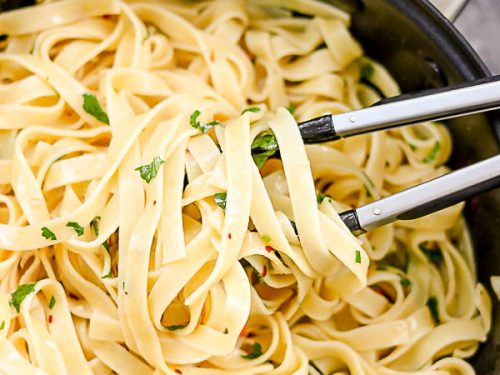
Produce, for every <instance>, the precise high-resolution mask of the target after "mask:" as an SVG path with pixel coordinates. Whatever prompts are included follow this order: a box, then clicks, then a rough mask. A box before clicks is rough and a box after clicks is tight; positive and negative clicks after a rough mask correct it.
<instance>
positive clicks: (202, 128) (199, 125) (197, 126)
mask: <svg viewBox="0 0 500 375" xmlns="http://www.w3.org/2000/svg"><path fill="white" fill-rule="evenodd" d="M200 115H201V112H200V111H198V110H196V111H194V112H193V113H192V114H191V117H190V119H189V124H190V125H191V126H192V127H193V128H195V129H198V130H199V131H200V132H202V133H203V134H205V133H206V132H208V131H209V130H210V129H212V128H213V127H214V126H217V125H221V123H220V122H219V121H211V122H208V123H206V124H202V123H201V122H200V121H198V117H200Z"/></svg>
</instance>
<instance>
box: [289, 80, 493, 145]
mask: <svg viewBox="0 0 500 375" xmlns="http://www.w3.org/2000/svg"><path fill="white" fill-rule="evenodd" d="M496 108H500V76H493V77H488V78H485V79H480V80H476V81H471V82H466V83H463V84H460V85H456V86H448V87H442V88H439V89H433V90H427V91H420V92H417V93H411V94H405V95H400V96H397V97H393V98H388V99H383V100H381V101H380V102H378V103H376V104H375V105H373V106H371V107H367V108H363V109H359V110H356V111H352V112H346V113H340V114H336V115H325V116H321V117H318V118H314V119H311V120H308V121H305V122H302V123H300V124H299V129H300V132H301V134H302V138H303V139H304V142H305V143H320V142H325V141H330V140H334V139H337V138H339V137H348V136H353V135H358V134H363V133H368V132H372V131H375V130H383V129H389V128H392V127H395V126H401V125H408V124H414V123H417V122H421V121H431V120H432V121H435V120H444V119H448V118H452V117H457V116H462V115H467V114H472V113H478V112H484V111H489V110H492V109H496Z"/></svg>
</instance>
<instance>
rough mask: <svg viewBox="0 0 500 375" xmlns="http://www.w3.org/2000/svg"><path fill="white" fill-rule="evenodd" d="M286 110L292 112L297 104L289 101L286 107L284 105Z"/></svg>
mask: <svg viewBox="0 0 500 375" xmlns="http://www.w3.org/2000/svg"><path fill="white" fill-rule="evenodd" d="M286 109H287V111H288V112H290V113H291V114H292V115H293V114H294V112H295V111H296V110H297V106H296V105H295V104H293V103H290V104H289V105H288V107H286Z"/></svg>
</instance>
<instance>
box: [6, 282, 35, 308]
mask: <svg viewBox="0 0 500 375" xmlns="http://www.w3.org/2000/svg"><path fill="white" fill-rule="evenodd" d="M34 291H35V284H22V285H20V286H19V288H17V289H16V290H15V291H14V292H13V293H12V294H11V295H10V296H11V300H10V301H9V305H11V306H13V307H14V308H15V309H16V311H17V312H20V311H21V303H23V301H24V299H25V298H26V297H27V296H28V295H29V294H30V293H33V292H34Z"/></svg>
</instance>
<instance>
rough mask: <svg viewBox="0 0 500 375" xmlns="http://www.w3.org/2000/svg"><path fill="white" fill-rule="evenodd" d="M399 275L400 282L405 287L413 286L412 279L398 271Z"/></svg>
mask: <svg viewBox="0 0 500 375" xmlns="http://www.w3.org/2000/svg"><path fill="white" fill-rule="evenodd" d="M398 276H399V282H400V283H401V285H402V287H403V288H410V287H411V280H410V279H409V278H407V277H406V276H405V275H403V274H400V273H398Z"/></svg>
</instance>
